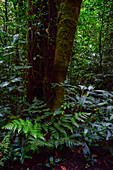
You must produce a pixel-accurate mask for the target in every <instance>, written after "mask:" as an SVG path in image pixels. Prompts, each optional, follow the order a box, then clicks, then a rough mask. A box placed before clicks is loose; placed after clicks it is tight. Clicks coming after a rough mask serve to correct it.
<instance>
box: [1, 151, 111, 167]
mask: <svg viewBox="0 0 113 170" xmlns="http://www.w3.org/2000/svg"><path fill="white" fill-rule="evenodd" d="M52 154H53V152H52V153H51V152H50V153H48V154H47V152H45V153H43V154H40V155H38V156H36V155H35V156H34V157H33V159H28V160H26V161H25V162H24V163H23V164H22V165H21V164H20V162H18V161H17V162H14V163H12V164H11V167H12V168H8V167H4V168H3V170H9V169H12V170H49V169H50V170H85V169H87V170H113V156H109V155H105V156H103V157H99V156H98V155H94V156H95V158H96V162H95V163H94V164H93V165H91V163H90V162H91V161H90V162H88V161H86V159H85V158H84V156H83V153H82V148H79V149H78V148H75V150H74V151H71V150H70V149H67V148H65V149H63V150H62V151H60V152H59V153H57V151H54V160H55V157H58V158H62V160H61V161H60V162H59V163H55V162H54V164H53V163H51V166H50V167H49V168H48V167H47V166H45V165H46V164H48V163H49V164H50V161H49V158H50V157H52V156H53V155H52ZM51 155H52V156H51Z"/></svg>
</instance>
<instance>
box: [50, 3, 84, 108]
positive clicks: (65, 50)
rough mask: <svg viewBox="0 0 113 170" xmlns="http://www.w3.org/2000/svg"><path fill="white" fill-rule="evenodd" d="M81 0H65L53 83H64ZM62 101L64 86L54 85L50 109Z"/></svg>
mask: <svg viewBox="0 0 113 170" xmlns="http://www.w3.org/2000/svg"><path fill="white" fill-rule="evenodd" d="M81 3H82V0H65V2H64V4H63V8H62V14H61V18H60V21H59V24H58V31H57V38H56V50H55V60H54V69H53V83H60V82H61V83H64V81H65V79H66V73H67V69H68V64H69V61H70V58H71V56H72V47H73V40H74V38H75V32H76V28H77V23H78V18H79V14H80V8H81ZM63 101H64V87H63V86H59V85H56V86H55V88H54V97H53V103H52V110H57V109H58V108H59V107H60V105H61V104H62V103H63Z"/></svg>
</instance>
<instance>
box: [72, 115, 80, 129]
mask: <svg viewBox="0 0 113 170" xmlns="http://www.w3.org/2000/svg"><path fill="white" fill-rule="evenodd" d="M71 122H72V124H73V125H74V126H76V127H79V125H78V123H77V122H76V121H75V119H74V118H73V117H72V119H71Z"/></svg>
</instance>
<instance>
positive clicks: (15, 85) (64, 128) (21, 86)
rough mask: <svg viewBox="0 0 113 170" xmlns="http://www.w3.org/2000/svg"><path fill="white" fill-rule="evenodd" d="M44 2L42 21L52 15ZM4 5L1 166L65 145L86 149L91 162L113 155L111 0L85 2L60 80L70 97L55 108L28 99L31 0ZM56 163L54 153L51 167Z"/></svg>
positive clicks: (0, 34)
mask: <svg viewBox="0 0 113 170" xmlns="http://www.w3.org/2000/svg"><path fill="white" fill-rule="evenodd" d="M41 3H42V4H41ZM41 3H40V6H39V11H38V12H39V18H38V20H39V19H40V18H41V17H42V18H43V16H45V15H47V14H46V13H45V11H44V10H45V6H44V4H43V1H41ZM0 5H1V6H0V10H1V13H0V166H4V165H5V163H7V162H8V163H9V162H10V161H9V160H12V161H15V160H19V161H21V163H23V162H24V161H25V159H26V158H29V159H32V157H33V155H34V153H35V154H40V153H41V150H42V148H46V149H47V151H48V152H49V151H50V150H56V149H57V150H58V151H59V150H62V148H63V147H64V146H67V147H69V148H71V149H72V150H73V149H74V147H77V148H78V147H82V152H83V154H84V157H85V158H86V160H87V161H88V163H89V165H90V164H94V163H95V162H96V161H97V157H99V156H103V155H108V156H109V157H110V156H113V69H112V68H113V48H112V41H113V30H112V17H113V16H112V5H113V2H112V0H109V1H108V0H98V1H95V0H91V1H89V0H86V1H84V2H83V4H82V9H81V14H80V17H79V22H78V28H77V33H76V35H75V41H74V44H73V56H72V58H71V61H70V64H69V67H68V73H67V78H66V81H65V83H64V84H63V83H60V84H59V86H64V88H65V101H64V103H63V105H62V106H61V107H60V108H59V109H58V110H56V111H55V112H52V111H50V109H49V108H48V107H47V104H46V103H45V102H44V101H41V100H38V99H37V98H34V100H33V102H32V103H31V104H30V103H28V102H26V96H27V93H26V84H27V78H28V70H29V68H31V66H30V65H29V64H28V62H27V31H28V28H27V24H28V23H27V20H28V19H29V17H28V15H27V12H28V8H27V6H28V2H26V0H24V1H22V4H19V3H17V1H16V0H13V1H12V0H9V1H7V0H5V1H0ZM58 8H60V7H59V6H58ZM41 9H43V10H41ZM35 19H36V16H35V14H34V16H32V20H34V21H35ZM34 24H35V23H34ZM29 29H30V28H29ZM41 29H44V25H40V21H39V30H41ZM46 29H47V28H46ZM41 31H42V30H41ZM46 31H47V30H46ZM37 34H40V31H39V32H37ZM38 57H39V56H38ZM40 57H41V56H40ZM34 60H35V59H34ZM55 85H56V84H53V87H54V86H55ZM98 150H101V151H102V152H101V153H99V152H98ZM94 151H95V152H94ZM95 155H97V157H96V156H95ZM55 161H56V162H53V157H50V159H49V162H48V164H47V166H48V167H50V166H51V167H52V166H54V164H56V163H57V162H59V161H60V160H55ZM9 166H10V165H9Z"/></svg>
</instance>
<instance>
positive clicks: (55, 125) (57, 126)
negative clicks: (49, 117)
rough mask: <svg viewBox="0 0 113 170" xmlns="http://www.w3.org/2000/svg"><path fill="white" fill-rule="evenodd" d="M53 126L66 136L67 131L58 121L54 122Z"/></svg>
mask: <svg viewBox="0 0 113 170" xmlns="http://www.w3.org/2000/svg"><path fill="white" fill-rule="evenodd" d="M54 127H55V128H56V129H57V130H59V131H60V132H61V133H63V134H64V135H65V136H67V133H66V131H65V129H64V128H63V127H61V126H60V125H59V124H58V123H54Z"/></svg>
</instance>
